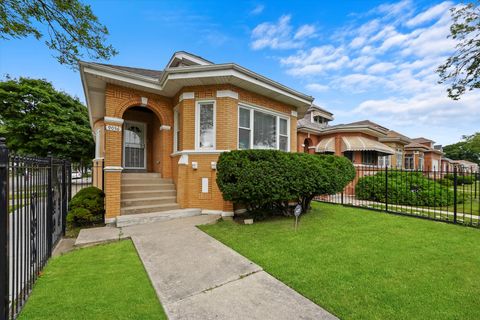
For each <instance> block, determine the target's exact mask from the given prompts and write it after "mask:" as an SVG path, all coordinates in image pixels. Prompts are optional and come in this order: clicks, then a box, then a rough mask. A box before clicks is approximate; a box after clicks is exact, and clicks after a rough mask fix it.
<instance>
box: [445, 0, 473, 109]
mask: <svg viewBox="0 0 480 320" xmlns="http://www.w3.org/2000/svg"><path fill="white" fill-rule="evenodd" d="M450 10H451V13H452V19H453V23H452V25H451V27H450V37H451V38H452V39H454V40H456V41H457V45H456V50H455V52H454V54H453V55H452V56H451V57H449V58H448V59H447V60H446V62H445V63H444V64H443V65H441V66H440V67H439V68H438V70H437V72H438V73H439V75H440V79H441V80H440V83H445V82H446V83H449V84H450V88H448V89H447V92H448V96H449V97H450V98H452V99H454V100H458V99H460V96H461V95H462V94H464V93H465V92H466V91H467V90H469V91H470V90H473V89H478V88H480V2H477V4H474V3H468V4H466V5H459V6H456V7H453V8H452V9H450Z"/></svg>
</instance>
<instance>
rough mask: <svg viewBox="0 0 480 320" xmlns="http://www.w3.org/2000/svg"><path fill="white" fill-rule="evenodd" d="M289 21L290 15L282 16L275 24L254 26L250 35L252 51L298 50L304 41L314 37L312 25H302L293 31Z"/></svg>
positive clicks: (267, 23)
mask: <svg viewBox="0 0 480 320" xmlns="http://www.w3.org/2000/svg"><path fill="white" fill-rule="evenodd" d="M290 21H291V16H290V15H283V16H281V17H280V18H279V19H278V21H277V22H274V23H272V22H264V23H261V24H259V25H258V26H256V27H255V28H254V29H253V31H252V35H251V37H252V43H251V47H252V49H254V50H259V49H264V48H270V49H292V48H300V47H302V46H303V45H304V44H305V40H306V39H308V38H311V37H313V36H314V35H315V31H316V30H315V27H314V26H313V25H309V24H304V25H301V26H300V27H298V28H297V29H296V30H295V28H294V27H293V26H292V25H291V23H290Z"/></svg>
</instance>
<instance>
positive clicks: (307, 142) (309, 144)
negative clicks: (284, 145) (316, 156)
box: [303, 138, 314, 153]
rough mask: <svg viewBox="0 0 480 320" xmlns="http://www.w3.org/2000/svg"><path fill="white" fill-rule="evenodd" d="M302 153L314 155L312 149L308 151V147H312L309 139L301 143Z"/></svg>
mask: <svg viewBox="0 0 480 320" xmlns="http://www.w3.org/2000/svg"><path fill="white" fill-rule="evenodd" d="M303 145H304V147H303V152H305V153H314V149H310V147H313V146H314V145H313V141H312V139H310V138H306V139H305V140H304V141H303Z"/></svg>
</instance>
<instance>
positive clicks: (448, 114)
mask: <svg viewBox="0 0 480 320" xmlns="http://www.w3.org/2000/svg"><path fill="white" fill-rule="evenodd" d="M478 101H480V93H479V92H470V93H467V94H466V95H465V96H464V97H463V98H462V99H461V100H459V101H454V100H452V99H450V98H448V97H447V96H446V94H445V92H444V91H443V90H434V91H429V92H422V93H418V94H415V95H413V96H411V97H408V98H405V97H391V98H388V99H372V100H367V101H364V102H362V103H361V104H360V105H359V106H358V107H357V108H355V110H354V111H353V112H354V113H357V114H361V115H368V116H370V117H376V118H383V119H385V120H388V121H391V122H393V123H395V124H396V125H399V124H403V125H417V126H420V125H421V126H432V125H442V124H446V123H448V124H450V125H453V123H452V119H455V121H459V122H462V124H467V123H478V122H479V121H480V113H479V111H480V107H479V106H478Z"/></svg>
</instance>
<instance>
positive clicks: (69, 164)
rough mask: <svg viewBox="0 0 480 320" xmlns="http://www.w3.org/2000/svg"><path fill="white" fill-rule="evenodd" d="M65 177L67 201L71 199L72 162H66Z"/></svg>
mask: <svg viewBox="0 0 480 320" xmlns="http://www.w3.org/2000/svg"><path fill="white" fill-rule="evenodd" d="M67 179H68V203H70V200H72V162H71V161H69V162H68V171H67Z"/></svg>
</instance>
